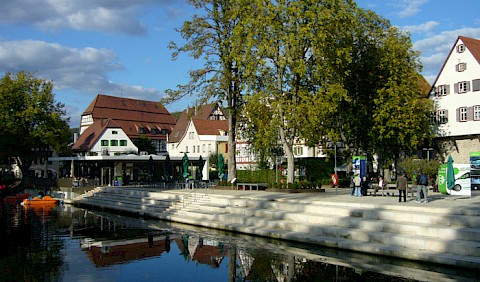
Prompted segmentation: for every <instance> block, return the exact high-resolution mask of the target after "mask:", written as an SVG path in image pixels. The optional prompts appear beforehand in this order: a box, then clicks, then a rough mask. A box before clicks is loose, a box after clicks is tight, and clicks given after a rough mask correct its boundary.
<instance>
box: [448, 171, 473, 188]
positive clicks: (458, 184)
mask: <svg viewBox="0 0 480 282" xmlns="http://www.w3.org/2000/svg"><path fill="white" fill-rule="evenodd" d="M470 185H471V182H470V171H467V172H465V173H463V174H462V175H460V176H459V177H457V179H455V186H453V189H452V190H455V191H457V192H458V191H460V190H462V188H465V187H470Z"/></svg>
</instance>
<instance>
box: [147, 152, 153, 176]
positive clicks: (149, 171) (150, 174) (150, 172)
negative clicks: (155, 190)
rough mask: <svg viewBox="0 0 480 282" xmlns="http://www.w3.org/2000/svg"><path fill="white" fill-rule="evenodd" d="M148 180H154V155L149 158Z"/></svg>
mask: <svg viewBox="0 0 480 282" xmlns="http://www.w3.org/2000/svg"><path fill="white" fill-rule="evenodd" d="M147 167H148V180H149V181H152V178H153V158H152V156H150V158H148V165H147Z"/></svg>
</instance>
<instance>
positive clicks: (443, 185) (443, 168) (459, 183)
mask: <svg viewBox="0 0 480 282" xmlns="http://www.w3.org/2000/svg"><path fill="white" fill-rule="evenodd" d="M453 169H454V172H455V186H454V187H453V188H452V189H448V188H447V164H442V165H440V167H439V168H438V191H439V192H441V193H443V194H449V195H458V196H460V195H462V196H471V195H472V189H471V180H470V177H471V172H470V164H455V163H454V164H453Z"/></svg>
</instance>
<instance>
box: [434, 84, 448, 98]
mask: <svg viewBox="0 0 480 282" xmlns="http://www.w3.org/2000/svg"><path fill="white" fill-rule="evenodd" d="M447 94H450V85H440V86H438V87H437V95H438V96H445V95H447Z"/></svg>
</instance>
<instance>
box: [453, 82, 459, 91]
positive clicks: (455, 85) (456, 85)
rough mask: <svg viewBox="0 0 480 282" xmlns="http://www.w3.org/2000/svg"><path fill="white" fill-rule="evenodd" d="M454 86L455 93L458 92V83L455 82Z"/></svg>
mask: <svg viewBox="0 0 480 282" xmlns="http://www.w3.org/2000/svg"><path fill="white" fill-rule="evenodd" d="M453 87H454V93H458V83H455V84H454V85H453Z"/></svg>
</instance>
